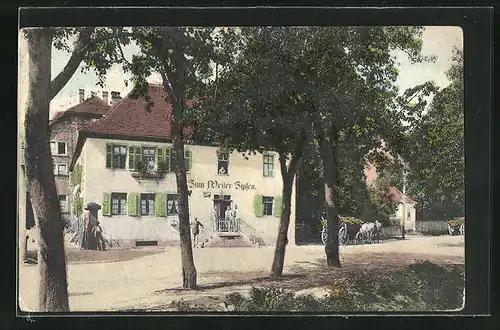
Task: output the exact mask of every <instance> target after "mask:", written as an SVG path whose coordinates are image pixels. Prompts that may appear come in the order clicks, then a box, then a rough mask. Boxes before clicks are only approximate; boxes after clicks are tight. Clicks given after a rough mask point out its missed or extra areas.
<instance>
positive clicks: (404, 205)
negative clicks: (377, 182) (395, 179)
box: [388, 187, 417, 231]
mask: <svg viewBox="0 0 500 330" xmlns="http://www.w3.org/2000/svg"><path fill="white" fill-rule="evenodd" d="M388 198H389V199H390V200H391V201H392V202H393V203H397V205H398V208H397V210H396V214H395V215H394V217H393V218H394V219H395V220H399V222H400V223H401V225H402V224H403V223H404V226H405V230H407V231H416V222H417V212H416V209H415V207H416V205H417V201H416V200H414V199H413V198H411V197H409V196H407V195H405V194H403V193H402V192H401V191H400V190H399V189H397V188H396V187H389V191H388Z"/></svg>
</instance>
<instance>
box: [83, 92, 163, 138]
mask: <svg viewBox="0 0 500 330" xmlns="http://www.w3.org/2000/svg"><path fill="white" fill-rule="evenodd" d="M146 96H147V98H148V99H146V97H139V98H137V99H133V98H131V97H130V96H128V95H127V96H126V97H125V98H124V99H123V100H121V101H120V102H119V103H118V104H116V105H115V106H114V107H113V109H112V110H111V111H110V112H109V113H108V114H107V115H106V116H105V117H103V118H102V119H101V120H98V121H96V122H95V123H93V124H91V125H89V126H87V127H85V128H83V129H82V132H85V133H100V134H107V135H120V136H130V137H141V138H169V137H170V120H171V116H172V103H171V102H169V101H168V96H167V94H166V92H165V91H164V89H163V86H161V85H153V84H150V85H149V86H148V91H147V95H146Z"/></svg>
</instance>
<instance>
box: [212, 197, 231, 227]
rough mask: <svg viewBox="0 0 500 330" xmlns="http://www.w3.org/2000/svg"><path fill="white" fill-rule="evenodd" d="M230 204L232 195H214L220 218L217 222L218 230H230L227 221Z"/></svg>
mask: <svg viewBox="0 0 500 330" xmlns="http://www.w3.org/2000/svg"><path fill="white" fill-rule="evenodd" d="M230 205H231V196H230V195H214V206H215V210H216V212H217V217H218V218H219V221H218V222H217V224H216V228H217V231H218V232H221V231H228V226H227V223H226V210H227V208H228V206H230Z"/></svg>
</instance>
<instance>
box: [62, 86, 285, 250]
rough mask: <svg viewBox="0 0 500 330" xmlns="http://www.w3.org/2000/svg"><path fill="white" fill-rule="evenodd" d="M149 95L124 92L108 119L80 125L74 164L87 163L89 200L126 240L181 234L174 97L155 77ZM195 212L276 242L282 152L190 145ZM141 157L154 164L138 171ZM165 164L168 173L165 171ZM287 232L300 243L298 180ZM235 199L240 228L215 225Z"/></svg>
mask: <svg viewBox="0 0 500 330" xmlns="http://www.w3.org/2000/svg"><path fill="white" fill-rule="evenodd" d="M148 98H149V100H148V101H146V100H145V99H143V98H139V99H132V98H130V97H128V96H127V97H125V98H124V99H123V100H122V101H120V102H119V103H118V104H117V105H115V107H114V108H113V109H112V110H111V111H110V112H109V113H108V114H107V115H106V116H105V117H103V118H102V119H100V120H98V121H96V122H94V123H92V124H91V125H89V126H87V127H85V128H84V129H82V130H81V131H80V132H79V137H78V142H77V146H76V150H75V153H74V157H73V160H72V162H71V165H70V171H71V172H74V173H75V172H79V171H81V180H80V188H81V195H80V196H81V198H83V205H86V204H87V203H89V202H95V203H98V204H100V205H101V206H102V208H101V210H100V211H99V213H98V217H99V221H100V223H101V225H102V227H103V229H104V231H105V232H106V233H107V234H108V235H109V236H111V237H112V238H113V239H114V240H117V241H118V242H119V243H120V245H121V246H134V245H143V244H158V245H169V244H177V243H178V242H179V231H178V217H177V196H176V193H177V187H176V180H175V174H174V173H172V172H171V171H170V170H171V169H170V150H171V149H170V148H171V140H170V123H169V118H170V115H171V110H172V105H171V104H170V103H168V102H167V101H166V97H165V93H164V91H163V87H162V86H160V85H149V88H148ZM185 157H186V166H187V172H188V174H187V179H188V187H189V190H190V197H189V212H190V218H191V220H193V219H194V218H197V219H198V220H199V221H200V222H201V223H202V224H203V225H204V227H205V231H206V232H210V233H215V236H221V237H222V236H223V237H228V236H229V237H228V239H229V238H234V237H239V238H241V237H243V238H244V237H246V238H251V239H254V240H258V241H260V243H261V244H262V243H264V244H266V245H274V244H275V243H276V238H277V233H278V227H279V221H280V218H279V216H280V213H281V206H282V202H281V201H282V197H281V194H282V179H281V173H280V166H279V160H278V155H277V154H276V153H272V152H269V153H265V154H257V155H254V156H247V157H249V159H248V160H247V159H245V157H243V155H241V154H239V153H237V152H232V153H224V152H221V151H220V150H219V149H218V148H217V147H216V146H202V145H186V146H185ZM141 163H142V164H145V167H147V169H145V170H142V171H141V172H142V174H139V171H138V168H140V167H141ZM162 170H165V172H166V173H165V174H164V175H162V173H161V172H162ZM292 201H293V202H292V214H291V219H290V227H289V228H290V229H289V235H288V239H289V242H290V244H295V203H294V201H295V184H294V187H293V192H292ZM231 204H233V205H234V204H236V205H237V208H238V212H239V218H240V219H241V222H240V225H239V226H238V228H233V229H231V230H229V229H228V228H227V224H224V223H222V224H219V225H215V224H214V221H213V216H212V214H213V209H214V207H215V209H216V213H217V216H218V217H219V218H221V219H223V218H224V217H225V210H226V208H227V206H229V205H231Z"/></svg>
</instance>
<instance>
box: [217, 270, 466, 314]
mask: <svg viewBox="0 0 500 330" xmlns="http://www.w3.org/2000/svg"><path fill="white" fill-rule="evenodd" d="M464 281H465V278H464V266H463V265H438V264H434V263H431V262H429V261H416V262H415V263H414V264H410V265H408V266H406V267H404V268H403V269H400V270H397V271H392V272H390V273H388V274H372V275H371V276H366V275H364V276H361V275H360V276H356V277H354V278H349V279H347V278H338V279H335V280H334V281H333V283H332V284H331V285H330V286H329V288H328V292H327V293H326V294H325V295H324V296H323V297H321V298H316V297H313V296H312V295H295V294H294V293H293V292H292V291H290V290H285V289H283V288H279V287H274V286H273V287H264V288H256V287H253V288H252V289H251V291H250V295H249V296H248V297H246V296H243V295H241V294H240V293H231V294H229V295H227V296H226V300H227V301H228V302H229V304H230V305H232V306H234V310H235V311H244V312H247V311H263V312H274V311H292V312H303V311H311V312H318V311H329V312H357V311H364V312H372V311H380V312H384V311H385V312H387V311H435V310H447V309H456V308H459V307H460V306H461V305H462V301H463V300H462V299H463V287H464V283H465V282H464Z"/></svg>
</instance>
